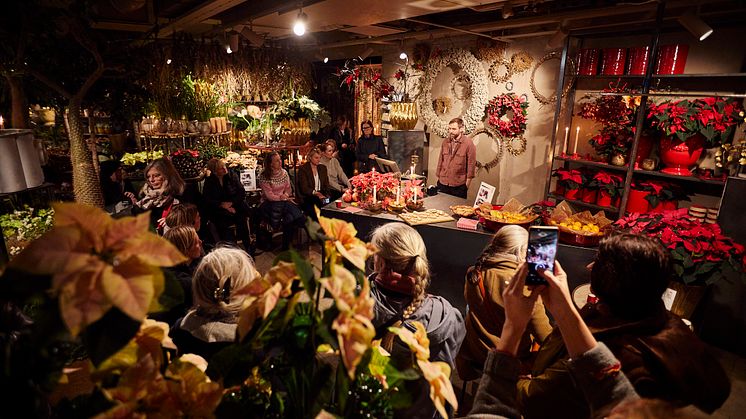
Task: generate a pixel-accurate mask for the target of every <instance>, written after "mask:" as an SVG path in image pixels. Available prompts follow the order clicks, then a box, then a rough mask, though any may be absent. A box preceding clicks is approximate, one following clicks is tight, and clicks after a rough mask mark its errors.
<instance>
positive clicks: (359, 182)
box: [350, 170, 404, 208]
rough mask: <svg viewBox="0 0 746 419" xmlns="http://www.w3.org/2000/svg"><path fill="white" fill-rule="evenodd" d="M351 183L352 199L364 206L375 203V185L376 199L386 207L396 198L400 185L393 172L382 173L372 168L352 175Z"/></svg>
mask: <svg viewBox="0 0 746 419" xmlns="http://www.w3.org/2000/svg"><path fill="white" fill-rule="evenodd" d="M350 185H351V186H352V191H351V192H350V193H351V196H350V198H351V200H352V201H357V202H360V203H361V204H362V205H363V206H367V205H369V204H371V203H373V189H374V188H373V186H375V191H376V197H375V198H376V199H375V200H376V202H381V204H382V205H383V206H384V208H385V207H388V203H389V202H391V201H392V200H394V201H395V200H396V187H397V186H399V182H398V180H397V179H396V177H395V176H394V174H393V173H380V172H376V171H375V170H372V171H370V172H368V173H361V174H359V175H356V176H353V177H351V178H350ZM400 193H404V191H403V190H402V191H400Z"/></svg>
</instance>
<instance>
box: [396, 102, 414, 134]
mask: <svg viewBox="0 0 746 419" xmlns="http://www.w3.org/2000/svg"><path fill="white" fill-rule="evenodd" d="M390 107H391V108H390V111H389V120H390V121H391V126H393V127H394V129H395V130H401V131H409V130H413V129H414V127H415V126H416V125H417V121H418V120H419V116H418V114H417V104H416V103H414V102H394V103H392V104H391V105H390Z"/></svg>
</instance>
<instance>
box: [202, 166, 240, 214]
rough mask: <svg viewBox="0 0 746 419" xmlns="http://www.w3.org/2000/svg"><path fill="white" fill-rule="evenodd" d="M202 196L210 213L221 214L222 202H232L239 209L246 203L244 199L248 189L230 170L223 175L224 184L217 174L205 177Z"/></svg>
mask: <svg viewBox="0 0 746 419" xmlns="http://www.w3.org/2000/svg"><path fill="white" fill-rule="evenodd" d="M202 196H203V198H204V202H205V207H206V208H205V209H206V210H207V212H208V213H209V214H210V215H215V214H219V213H220V210H222V209H223V208H222V207H221V206H220V204H221V203H222V202H232V203H233V207H234V208H236V209H237V210H238V209H241V208H243V206H244V205H245V203H244V199H245V197H246V191H245V190H244V188H243V185H242V184H241V182H240V181H239V180H238V178H237V177H236V176H235V175H233V174H232V173H230V172H228V173H227V174H226V175H225V176H224V177H223V184H222V185H221V184H220V181H219V180H218V178H217V176H214V175H213V176H210V177H208V178H207V179H205V185H204V186H203V187H202Z"/></svg>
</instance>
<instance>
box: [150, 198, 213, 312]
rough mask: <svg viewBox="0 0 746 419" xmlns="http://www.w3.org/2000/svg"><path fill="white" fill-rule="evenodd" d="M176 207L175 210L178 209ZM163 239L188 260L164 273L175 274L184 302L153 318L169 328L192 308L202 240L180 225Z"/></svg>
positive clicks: (190, 227) (189, 228) (195, 233)
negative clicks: (193, 280) (195, 268)
mask: <svg viewBox="0 0 746 419" xmlns="http://www.w3.org/2000/svg"><path fill="white" fill-rule="evenodd" d="M176 207H177V206H175V207H174V208H176ZM163 238H164V239H166V240H168V241H170V242H171V244H173V245H174V246H175V247H176V248H177V249H179V251H180V252H181V253H182V254H183V255H184V256H186V257H187V260H186V261H185V262H183V263H181V264H179V265H176V266H172V267H170V268H164V269H163V271H164V272H167V273H171V274H173V276H174V278H175V279H176V281H177V282H178V283H179V285H181V289H182V290H183V296H184V300H183V302H182V303H181V304H177V305H176V306H174V307H172V308H171V309H170V310H168V311H164V312H160V313H156V314H154V315H152V316H151V318H153V319H155V320H158V321H162V322H166V323H168V324H169V326H171V325H173V324H174V322H176V320H178V319H179V318H180V317H182V316H184V314H186V312H187V310H189V309H190V308H192V275H194V264H195V263H196V262H198V261H199V259H200V258H201V257H202V251H203V250H202V240H200V238H199V235H198V234H197V231H196V230H195V229H194V227H192V226H191V225H180V226H175V227H173V228H169V229H168V231H166V232H165V233H164V234H163Z"/></svg>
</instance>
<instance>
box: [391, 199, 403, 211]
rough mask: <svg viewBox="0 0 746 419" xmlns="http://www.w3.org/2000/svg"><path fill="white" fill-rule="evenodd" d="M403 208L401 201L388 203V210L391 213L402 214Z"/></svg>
mask: <svg viewBox="0 0 746 419" xmlns="http://www.w3.org/2000/svg"><path fill="white" fill-rule="evenodd" d="M404 207H405V205H404V202H403V201H399V202H396V201H393V202H390V203H389V208H388V209H389V211H391V212H402V211H404Z"/></svg>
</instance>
